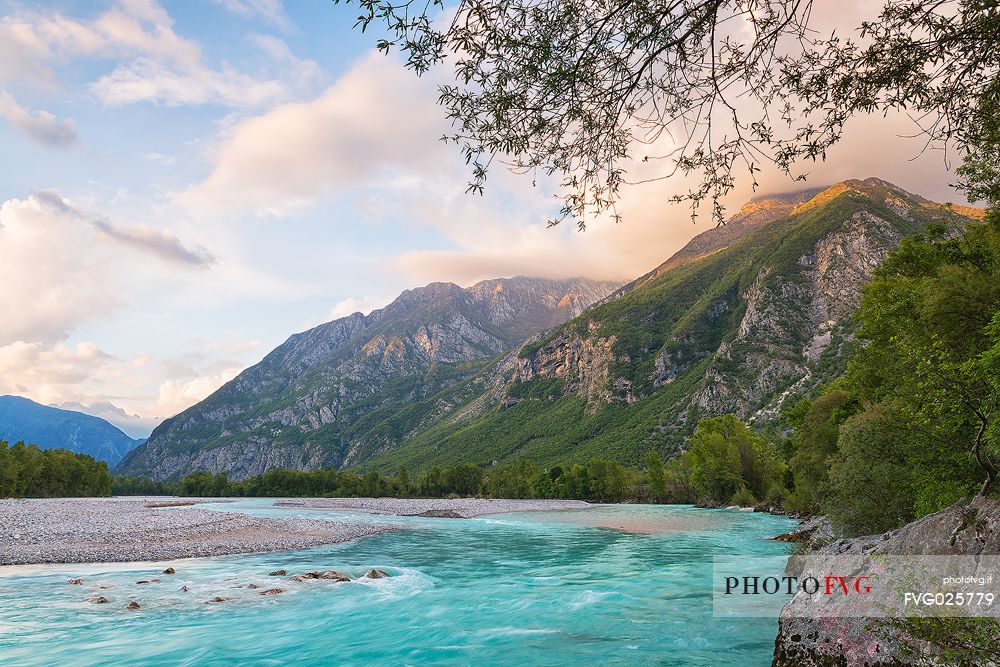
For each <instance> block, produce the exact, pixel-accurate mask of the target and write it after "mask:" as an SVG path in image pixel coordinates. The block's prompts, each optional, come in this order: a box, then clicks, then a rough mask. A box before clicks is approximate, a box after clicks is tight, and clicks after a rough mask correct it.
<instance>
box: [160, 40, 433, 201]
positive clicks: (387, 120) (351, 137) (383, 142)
mask: <svg viewBox="0 0 1000 667" xmlns="http://www.w3.org/2000/svg"><path fill="white" fill-rule="evenodd" d="M434 96H435V89H434V87H433V85H430V82H428V81H426V80H421V79H417V78H416V77H414V76H413V75H412V74H411V73H409V72H407V71H405V70H404V69H403V68H402V66H400V65H399V64H398V62H397V61H395V60H394V59H387V58H383V57H381V56H380V55H378V54H371V55H369V56H367V57H365V58H363V59H362V60H360V61H359V62H358V63H357V64H355V66H354V67H352V68H351V69H350V71H348V72H347V73H346V74H345V75H344V76H343V77H341V78H340V79H339V80H338V81H337V82H336V83H335V84H334V85H333V86H331V87H330V88H329V89H327V90H326V91H325V92H324V93H323V94H322V95H320V96H319V97H317V98H316V99H314V100H312V101H310V102H302V103H289V104H284V105H281V106H279V107H277V108H275V109H273V110H271V111H269V112H268V113H266V114H263V115H261V116H257V117H254V118H251V119H248V120H245V121H243V122H241V123H239V124H238V125H236V127H234V128H233V129H232V130H231V131H230V132H229V134H228V136H227V138H226V139H225V140H224V141H223V142H222V144H221V146H220V147H219V149H218V151H217V154H216V156H215V159H214V166H213V168H212V171H211V173H210V174H209V175H208V177H207V178H206V179H205V180H204V181H202V182H201V183H198V184H195V185H193V186H192V187H190V188H188V189H187V190H186V191H184V192H182V193H180V194H179V195H178V202H179V203H180V204H181V205H182V206H184V207H185V208H187V209H188V210H189V211H191V212H194V213H197V214H201V215H206V216H212V215H219V214H226V213H254V214H271V215H279V216H280V215H287V214H288V213H290V212H291V211H294V210H297V209H301V208H304V207H308V206H311V205H313V204H315V202H316V201H317V200H319V199H320V198H322V197H324V196H325V195H328V194H330V193H332V192H344V191H345V190H346V189H348V188H356V187H360V186H367V185H372V184H375V183H379V182H385V181H386V180H391V179H392V178H394V176H395V175H398V173H399V171H400V170H404V171H411V170H424V169H434V168H436V167H439V166H440V165H436V164H435V157H436V156H439V155H441V153H440V151H436V150H435V151H432V152H431V153H428V152H427V151H426V150H424V148H425V146H426V144H427V143H428V137H430V138H431V139H430V143H431V144H434V142H435V141H436V139H437V138H438V137H439V136H440V135H441V132H442V129H443V128H444V127H445V125H444V122H443V119H442V116H441V111H440V109H438V108H437V106H436V104H435V101H434Z"/></svg>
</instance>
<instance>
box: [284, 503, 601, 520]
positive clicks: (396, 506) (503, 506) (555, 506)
mask: <svg viewBox="0 0 1000 667" xmlns="http://www.w3.org/2000/svg"><path fill="white" fill-rule="evenodd" d="M274 504H275V505H276V506H278V507H302V508H306V509H338V510H352V511H356V512H368V513H370V514H391V515H393V516H426V517H442V518H448V519H471V518H472V517H477V516H484V515H487V514H504V513H507V512H545V511H553V510H574V509H586V508H588V507H594V505H592V504H590V503H588V502H584V501H582V500H506V499H485V498H301V499H299V498H296V499H294V500H279V501H276V502H275V503H274Z"/></svg>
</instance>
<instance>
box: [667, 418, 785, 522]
mask: <svg viewBox="0 0 1000 667" xmlns="http://www.w3.org/2000/svg"><path fill="white" fill-rule="evenodd" d="M685 456H686V457H687V458H688V459H689V462H690V469H691V482H692V484H693V485H694V487H695V489H696V490H698V491H699V492H700V493H701V494H703V495H705V496H707V497H708V498H709V499H710V500H712V501H715V502H720V503H727V502H732V503H734V504H737V505H754V504H756V503H757V502H758V501H759V500H761V499H763V498H766V497H768V496H769V495H774V494H775V493H777V492H778V491H777V489H780V487H781V485H782V483H783V479H784V472H785V465H784V462H782V461H781V460H780V458H779V457H778V455H777V452H776V450H775V448H774V446H773V445H772V444H771V443H769V442H767V441H765V440H764V438H762V437H761V436H760V435H759V434H758V433H756V432H754V431H752V430H750V429H749V428H748V427H747V425H746V424H744V423H743V422H741V421H740V420H738V419H736V418H735V417H734V416H732V415H723V416H722V417H711V418H706V419H702V420H701V421H700V422H699V423H698V427H697V428H696V429H695V431H694V434H693V435H692V436H691V450H690V451H689V452H688V453H687V454H686V455H685Z"/></svg>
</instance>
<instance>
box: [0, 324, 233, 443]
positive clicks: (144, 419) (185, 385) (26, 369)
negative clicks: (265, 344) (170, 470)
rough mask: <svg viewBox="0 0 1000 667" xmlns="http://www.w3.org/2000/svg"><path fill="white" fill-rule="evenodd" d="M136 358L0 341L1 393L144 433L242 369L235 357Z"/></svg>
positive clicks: (83, 347)
mask: <svg viewBox="0 0 1000 667" xmlns="http://www.w3.org/2000/svg"><path fill="white" fill-rule="evenodd" d="M140 356H145V355H140ZM137 359H139V357H134V358H131V359H121V358H118V357H116V356H114V355H111V354H109V353H107V352H105V351H104V350H101V349H100V348H99V347H98V346H97V345H95V344H94V343H92V342H89V341H86V342H77V343H75V344H66V343H55V344H52V345H47V344H43V343H40V342H24V341H16V342H13V343H10V344H7V345H0V394H15V395H19V396H25V397H27V398H30V399H32V400H34V401H37V402H39V403H43V404H47V405H55V406H57V407H64V408H66V409H70V410H80V411H81V412H85V413H87V414H92V415H95V416H98V417H102V418H104V419H107V420H108V421H110V422H111V423H112V424H115V425H116V426H118V427H119V428H122V429H123V430H125V431H126V433H129V434H130V435H132V436H133V437H142V436H144V435H146V434H147V433H148V431H149V430H151V429H152V428H153V427H154V426H155V425H156V424H157V423H159V422H160V421H161V420H163V419H164V418H166V417H170V416H172V415H174V414H176V413H178V412H180V411H181V410H184V409H185V408H187V407H190V406H191V405H193V404H194V403H196V402H198V401H200V400H201V399H203V398H205V397H206V396H208V395H209V394H210V393H212V392H213V391H215V390H216V389H218V388H219V387H220V386H222V384H223V383H225V382H227V381H228V380H231V379H232V378H233V377H235V376H236V375H237V374H238V373H239V372H240V371H241V370H243V368H244V366H243V365H242V364H240V363H237V362H234V361H209V360H207V359H206V358H205V357H203V356H201V355H197V354H196V355H188V357H187V358H167V359H165V360H162V361H160V362H159V363H155V364H149V363H142V364H138V365H137V364H136V361H137ZM151 387H152V388H154V389H153V390H152V393H151V392H150V388H151ZM157 387H158V389H155V388H157Z"/></svg>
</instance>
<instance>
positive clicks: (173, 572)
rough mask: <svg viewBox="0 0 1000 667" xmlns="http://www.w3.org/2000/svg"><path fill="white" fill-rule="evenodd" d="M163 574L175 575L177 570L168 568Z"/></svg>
mask: <svg viewBox="0 0 1000 667" xmlns="http://www.w3.org/2000/svg"><path fill="white" fill-rule="evenodd" d="M163 574H177V570H175V569H174V568H172V567H168V568H167V569H166V570H164V571H163Z"/></svg>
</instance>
